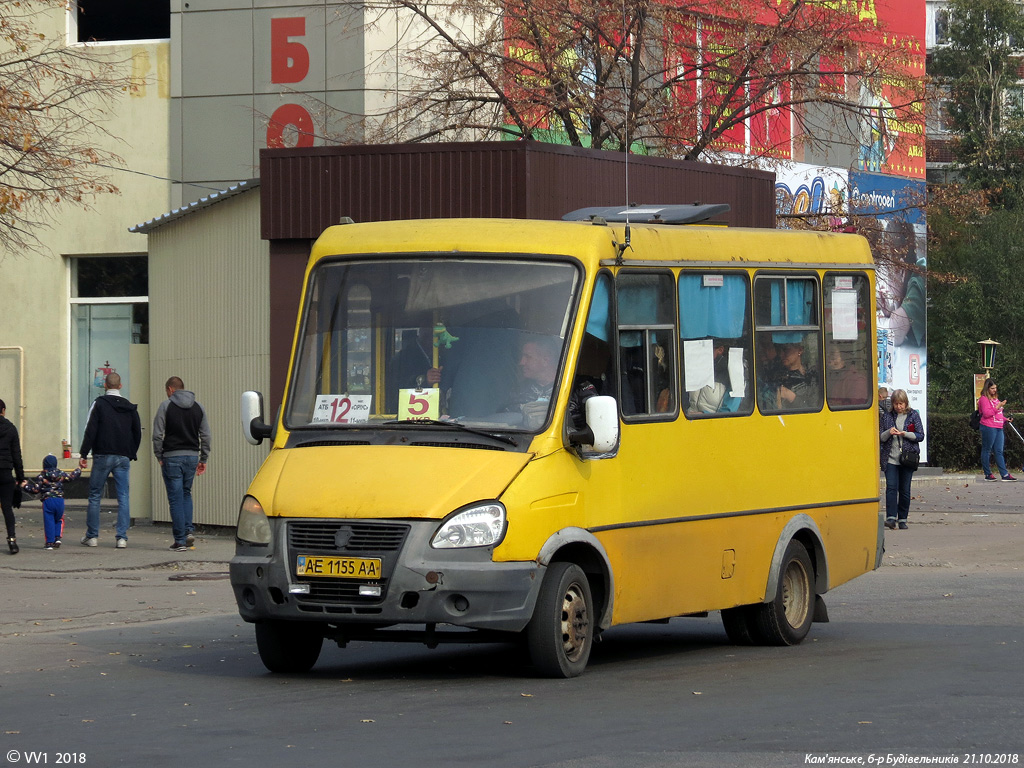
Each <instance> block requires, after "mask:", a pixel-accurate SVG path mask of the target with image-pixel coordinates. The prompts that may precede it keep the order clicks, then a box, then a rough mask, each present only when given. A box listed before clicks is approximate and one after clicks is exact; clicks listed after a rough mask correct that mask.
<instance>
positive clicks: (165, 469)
mask: <svg viewBox="0 0 1024 768" xmlns="http://www.w3.org/2000/svg"><path fill="white" fill-rule="evenodd" d="M197 466H199V457H198V456H164V459H163V464H161V466H160V471H161V474H163V476H164V485H165V486H166V487H167V503H168V504H169V505H170V507H171V532H172V533H173V535H174V543H175V544H184V543H185V537H186V536H188V534H190V533H192V481H193V480H195V479H196V467H197Z"/></svg>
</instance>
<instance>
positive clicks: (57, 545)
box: [53, 539, 60, 549]
mask: <svg viewBox="0 0 1024 768" xmlns="http://www.w3.org/2000/svg"><path fill="white" fill-rule="evenodd" d="M53 548H54V549H60V539H57V540H56V541H55V542H53Z"/></svg>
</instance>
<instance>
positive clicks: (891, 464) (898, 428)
mask: <svg viewBox="0 0 1024 768" xmlns="http://www.w3.org/2000/svg"><path fill="white" fill-rule="evenodd" d="M890 399H891V400H892V411H890V412H888V413H886V414H885V415H883V416H882V419H881V428H882V432H881V435H880V440H881V446H882V447H881V453H880V463H881V465H882V471H883V472H884V473H885V527H886V528H889V529H893V528H896V527H897V526H899V528H900V530H904V531H905V530H906V529H907V527H908V523H907V516H908V515H909V513H910V483H911V481H912V480H913V479H914V472H915V471H916V470H917V462H918V461H919V460H920V457H921V442H922V441H923V440H924V424H923V423H922V421H921V414H920V413H918V412H917V411H915V410H914V409H913V408H911V407H910V400H909V399H908V398H907V393H906V392H904V391H903V390H902V389H897V390H894V391H893V393H892V396H891V398H890ZM907 454H909V460H910V462H911V466H907V464H906V462H905V460H904V455H907Z"/></svg>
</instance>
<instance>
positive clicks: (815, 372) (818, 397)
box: [754, 275, 823, 413]
mask: <svg viewBox="0 0 1024 768" xmlns="http://www.w3.org/2000/svg"><path fill="white" fill-rule="evenodd" d="M819 317H820V313H819V311H818V290H817V280H816V279H815V278H814V277H810V276H808V277H803V276H801V277H789V276H775V275H772V276H762V275H759V276H758V277H756V278H755V280H754V321H755V323H756V338H755V341H756V347H757V349H756V356H755V375H756V385H755V386H756V390H757V405H758V408H759V409H760V411H761V412H762V413H785V412H794V411H798V412H799V411H803V412H813V411H820V410H821V407H822V402H823V397H822V385H821V378H822V377H821V340H820V328H819Z"/></svg>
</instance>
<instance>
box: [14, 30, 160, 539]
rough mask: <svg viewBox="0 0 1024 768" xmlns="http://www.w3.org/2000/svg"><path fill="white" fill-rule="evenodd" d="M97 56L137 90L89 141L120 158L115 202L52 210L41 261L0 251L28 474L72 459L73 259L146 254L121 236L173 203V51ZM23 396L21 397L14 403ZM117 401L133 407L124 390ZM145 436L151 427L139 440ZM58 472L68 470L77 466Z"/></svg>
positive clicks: (146, 47)
mask: <svg viewBox="0 0 1024 768" xmlns="http://www.w3.org/2000/svg"><path fill="white" fill-rule="evenodd" d="M40 24H41V27H40V31H41V32H43V33H44V34H46V35H47V36H48V37H50V38H53V37H59V36H62V35H64V34H65V31H66V18H65V14H63V13H59V14H48V15H46V16H44V17H40ZM104 48H105V49H107V50H109V51H110V53H111V54H112V55H114V56H115V57H117V58H123V59H124V61H125V67H126V68H129V69H130V71H131V72H132V73H133V75H134V77H135V79H136V81H137V82H138V83H139V85H140V87H139V89H138V90H137V91H135V92H131V93H128V92H126V93H125V94H124V96H123V97H122V98H121V99H120V101H118V102H117V103H116V104H115V105H114V106H113V108H112V109H111V111H110V114H109V119H108V121H107V122H106V124H105V127H106V128H107V129H108V130H109V131H110V133H111V134H112V136H111V137H105V138H100V139H97V140H96V141H95V142H93V143H94V145H95V144H99V145H101V146H103V147H106V148H108V149H110V150H111V151H113V152H115V153H116V154H118V155H120V156H121V157H122V158H123V159H124V168H122V169H111V170H110V171H109V179H110V181H111V182H112V183H113V184H115V185H116V186H118V187H119V188H120V194H118V195H104V196H101V197H99V198H97V199H95V200H94V201H93V203H92V205H91V207H90V209H89V210H81V209H78V208H74V207H72V206H58V207H56V208H54V209H53V211H52V226H51V227H50V228H49V229H46V230H43V231H42V232H41V233H40V240H41V241H42V245H43V252H41V253H31V252H23V253H10V252H4V251H2V250H0V281H2V282H3V285H4V293H5V296H6V300H5V301H4V302H3V305H2V306H0V398H2V399H3V400H5V401H6V402H7V404H8V417H9V418H11V420H12V421H14V422H15V423H16V424H18V423H19V421H20V422H21V424H22V425H23V429H22V435H21V438H22V451H23V453H24V457H25V468H26V472H30V473H34V472H38V471H39V470H40V469H41V466H42V459H43V457H44V456H45V455H46V454H47V453H53V454H55V455H57V456H60V455H61V453H60V451H61V441H62V440H68V441H69V442H70V444H71V446H72V450H73V451H77V450H78V447H79V445H80V444H81V440H82V435H81V434H71V431H70V430H71V428H70V403H69V400H70V397H69V382H70V346H71V345H70V320H69V317H70V312H69V298H70V294H71V285H70V267H69V263H70V259H71V258H74V257H76V256H119V255H140V254H144V253H145V241H144V239H143V238H140V237H139V236H138V235H132V234H131V233H129V231H128V229H129V227H131V226H133V225H135V224H138V223H139V222H141V221H144V220H146V219H148V218H150V217H151V216H152V215H153V212H154V211H165V210H167V208H168V204H169V200H170V183H169V181H167V179H166V177H167V175H168V167H169V161H168V157H169V142H168V124H169V110H170V94H169V88H168V82H167V71H168V66H167V62H168V59H169V53H170V44H169V43H168V42H166V41H157V42H149V43H144V44H124V45H110V46H104ZM4 347H20V348H21V350H17V349H3V348H4ZM22 350H23V352H22ZM22 361H23V367H22ZM22 371H23V375H22ZM22 391H24V393H25V394H24V398H21V397H20V396H19V393H20V392H22ZM124 394H125V395H126V396H127V397H129V398H130V399H135V398H134V397H133V393H132V392H130V391H125V392H124ZM143 422H145V419H143ZM147 434H148V429H147V430H146V431H145V432H144V437H143V439H144V440H145V435H147ZM59 464H60V466H61V467H62V468H64V469H70V468H71V467H73V466H75V465H76V462H75V460H74V459H68V460H61V461H60V462H59ZM132 514H133V517H147V516H148V514H149V511H148V509H145V508H134V507H133V509H132ZM79 522H82V523H83V524H84V521H71V526H72V527H73V528H74V526H77V525H78V523H79Z"/></svg>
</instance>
